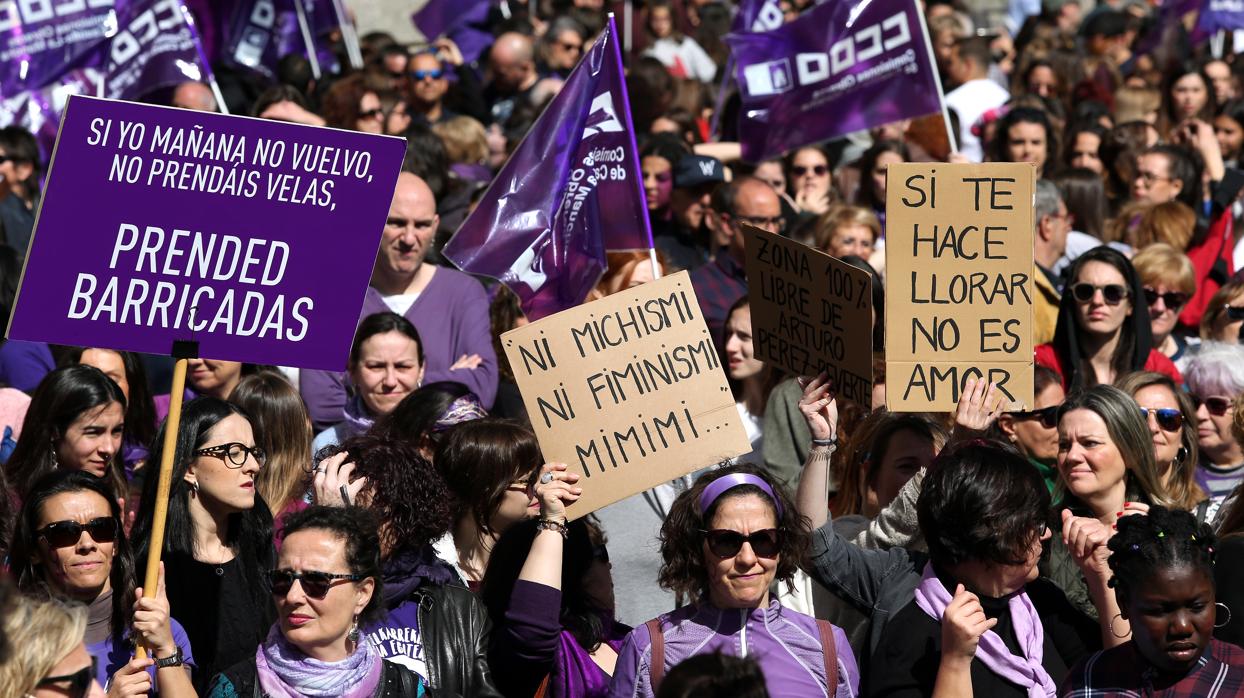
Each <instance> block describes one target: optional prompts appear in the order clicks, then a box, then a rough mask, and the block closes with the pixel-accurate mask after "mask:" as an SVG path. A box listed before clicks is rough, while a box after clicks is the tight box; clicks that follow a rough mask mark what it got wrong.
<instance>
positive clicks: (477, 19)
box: [410, 0, 493, 63]
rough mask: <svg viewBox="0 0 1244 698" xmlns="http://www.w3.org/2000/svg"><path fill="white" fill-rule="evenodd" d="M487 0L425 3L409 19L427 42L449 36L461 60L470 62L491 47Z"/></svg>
mask: <svg viewBox="0 0 1244 698" xmlns="http://www.w3.org/2000/svg"><path fill="white" fill-rule="evenodd" d="M491 9H492V3H491V2H490V0H428V2H427V3H425V4H424V6H423V7H421V8H419V11H418V12H415V13H414V14H413V15H411V16H410V21H411V23H413V24H414V25H415V27H416V28H417V29H418V30H419V33H421V34H423V37H424V39H426V40H427V41H428V42H432V41H436V40H437V39H439V38H441V37H442V36H448V37H449V38H450V39H453V42H454V43H455V44H457V45H458V50H459V51H460V52H462V57H463V59H464V60H465V61H466V62H467V63H472V62H474V61H475V60H476V59H478V58H479V57H480V56H481V55H483V53H484V51H485V50H486V49H487V48H488V47H489V46H492V41H493V35H492V32H491V31H490V30H489V26H488V13H489V10H491Z"/></svg>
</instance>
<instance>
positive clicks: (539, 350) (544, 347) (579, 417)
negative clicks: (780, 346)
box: [501, 272, 751, 519]
mask: <svg viewBox="0 0 1244 698" xmlns="http://www.w3.org/2000/svg"><path fill="white" fill-rule="evenodd" d="M501 343H502V345H503V346H504V347H505V354H506V356H507V357H508V358H509V360H510V365H511V366H513V367H514V375H515V377H516V378H517V379H518V388H519V390H520V391H521V392H522V394H523V403H524V404H526V406H527V413H528V414H529V415H531V423H532V426H533V427H535V431H536V436H537V438H538V439H539V441H540V449H541V450H542V451H543V452H544V459H545V460H547V461H550V462H561V463H566V464H567V465H568V466H569V467H570V470H572V471H574V472H577V473H579V475H580V479H579V486H580V487H582V488H583V496H582V498H581V499H580V500H579V501H578V502H577V503H575V505H574V506H572V507H570V509H568V510H567V513H568V514H569V515H570V518H572V519H573V518H578V517H581V516H586V515H587V514H590V513H592V512H593V511H595V510H597V509H599V508H601V507H603V506H606V505H609V504H612V503H614V502H616V501H618V500H621V499H625V498H627V497H629V496H631V495H633V494H636V493H638V492H643V491H644V490H647V489H649V488H651V487H653V486H655V485H658V484H660V483H662V482H665V481H667V480H672V479H674V478H676V477H678V476H680V475H684V474H686V473H689V472H691V471H693V470H695V469H697V468H701V467H703V466H706V465H711V464H713V463H717V462H719V461H722V460H726V459H728V458H733V457H734V456H737V455H739V454H740V453H747V452H748V451H750V450H751V444H750V443H749V442H748V439H747V433H746V432H745V431H744V429H743V423H742V421H741V420H740V419H739V413H738V410H737V409H736V408H735V404H734V397H733V396H732V395H731V393H730V387H729V386H728V385H727V384H726V375H725V373H724V372H723V371H722V368H721V359H720V357H718V355H717V350H716V348H714V345H713V337H712V336H711V335H710V334H709V332H708V327H707V326H705V324H704V317H703V316H702V315H701V314H700V304H699V302H698V301H697V300H696V297H695V292H694V291H693V290H692V288H691V278H690V276H688V275H687V273H686V272H680V273H678V274H674V275H672V276H667V277H664V278H662V279H659V280H657V281H653V282H650V283H646V284H643V285H642V286H636V287H635V288H632V289H628V290H626V291H622V292H621V293H616V294H614V295H612V296H609V297H608V298H602V299H601V300H598V301H594V302H592V303H587V304H585V305H581V306H579V307H577V308H572V309H570V310H565V311H562V312H560V313H557V314H555V315H550V316H549V317H547V318H544V319H543V320H539V321H537V322H533V323H531V324H529V325H527V326H525V327H520V328H519V329H516V330H512V331H510V332H506V333H505V334H503V335H502V336H501Z"/></svg>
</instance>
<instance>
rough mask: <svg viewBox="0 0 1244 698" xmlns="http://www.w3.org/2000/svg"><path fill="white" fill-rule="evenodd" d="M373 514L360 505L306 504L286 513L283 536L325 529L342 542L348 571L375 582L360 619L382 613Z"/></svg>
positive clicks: (376, 532)
mask: <svg viewBox="0 0 1244 698" xmlns="http://www.w3.org/2000/svg"><path fill="white" fill-rule="evenodd" d="M378 527H379V525H378V523H377V521H376V517H375V515H373V514H372V513H371V512H370V511H368V510H367V509H364V508H362V507H325V506H313V507H307V508H306V509H303V510H302V511H299V512H295V513H293V514H290V515H289V516H287V517H285V540H289V537H290V536H291V535H293V534H295V533H298V532H299V531H308V530H312V529H318V530H322V531H328V532H329V533H331V534H333V535H334V536H336V537H337V538H340V539H341V540H342V541H344V542H345V547H346V549H345V558H346V566H347V567H349V568H350V574H360V575H363V576H364V577H371V578H372V580H373V581H374V583H375V586H374V587H373V588H372V594H371V599H369V600H368V601H367V605H366V606H364V607H363V612H362V613H360V614H359V622H360V623H364V624H366V623H368V622H370V621H373V620H377V619H378V618H379V617H380V615H381V609H382V607H383V605H382V604H383V601H382V599H383V596H384V593H383V592H384V588H383V585H384V580H383V579H382V578H381V577H382V576H383V575H381V573H380V533H379V530H378Z"/></svg>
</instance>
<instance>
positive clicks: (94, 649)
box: [86, 618, 195, 693]
mask: <svg viewBox="0 0 1244 698" xmlns="http://www.w3.org/2000/svg"><path fill="white" fill-rule="evenodd" d="M168 622H169V629H170V630H172V632H173V642H175V643H177V646H178V647H179V648H181V660H182V662H183V663H184V664H185V666H187V667H190V669H191V670H192V671H193V670H194V669H195V664H194V654H192V653H191V651H190V638H188V637H186V631H185V629H184V628H182V627H181V623H178V622H177V620H176V619H175V618H169V619H168ZM86 651H87V652H89V653H90V655H91V656H92V657H94V658H95V659H96V664H95V680H96V681H99V685H100V686H103V687H104V689H105V690H107V688H108V683H109V682H110V681H111V680H112V675H113V674H115V673H117V672H118V671H120V670H121V668H122V667H124V666H125V665H126V664H128V663H129V661H130V660H131V659H133V658H134V648H133V646H132V645H130V641H129V637H128V636H127V637H126V638H124V639H122V640H120V641H118V640H116V639H115V638H113V637H111V636H110V637H109V638H108V639H106V640H101V641H99V642H96V643H94V644H90V645H87V646H86ZM148 656H150V655H148ZM147 673H148V674H151V684H152V685H153V686H155V685H156V684H155V675H156V668H155V666H154V665H153V666H151V667H148V668H147ZM154 692H156V693H158V692H159V686H156V688H155V691H154Z"/></svg>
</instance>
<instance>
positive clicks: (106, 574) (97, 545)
mask: <svg viewBox="0 0 1244 698" xmlns="http://www.w3.org/2000/svg"><path fill="white" fill-rule="evenodd" d="M9 564H10V566H11V571H12V573H13V576H14V578H15V579H16V581H17V585H18V589H19V590H20V591H22V592H23V593H25V594H28V595H31V596H46V597H52V598H57V599H63V600H68V601H76V602H78V603H81V604H83V605H85V606H86V607H87V609H88V621H89V622H88V624H87V626H86V632H85V636H84V637H85V642H86V649H87V651H88V652H89V653H90V655H91V657H92V658H94V660H95V671H94V672H93V674H92V678H93V679H95V680H97V681H99V683H100V685H102V686H104V687H106V688H108V690H109V691H110V692H111V693H110V695H116V696H137V695H146V694H147V693H148V692H152V691H158V692H159V694H160V695H161V696H172V697H178V696H194V695H195V691H194V686H193V685H192V684H191V680H190V679H191V672H192V671H193V670H194V668H195V660H194V656H193V655H192V653H191V645H190V641H189V639H188V638H187V636H186V632H185V630H183V629H182V627H181V624H180V623H178V622H177V621H176V620H173V619H172V618H170V617H169V601H168V597H167V595H166V592H165V586H164V575H163V574H161V575H160V586H159V589H158V590H157V592H156V595H155V596H154V597H152V598H142V589H141V588H138V589H135V584H136V582H135V565H134V557H133V554H132V551H131V550H130V545H129V541H128V540H127V539H126V537H125V530H124V528H123V527H122V525H121V508H120V506H118V504H117V501H116V497H114V496H113V491H112V490H111V488H109V486H108V485H107V484H106V483H105V482H104V481H102V480H100V479H98V478H95V477H92V476H90V475H88V474H86V473H82V472H74V471H65V470H58V471H54V472H52V473H49V474H47V475H45V476H44V477H42V478H40V479H39V480H38V481H36V482H35V483H34V485H33V486H32V487H31V489H30V491H29V492H28V493H27V496H26V501H25V504H24V505H23V507H22V511H21V514H20V516H19V517H18V522H17V530H16V531H15V532H14V536H13V552H12V557H11V558H10V560H9ZM135 644H138V645H141V646H142V647H144V648H145V649H146V651H147V657H146V658H145V659H135V658H134V645H135Z"/></svg>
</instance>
